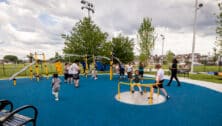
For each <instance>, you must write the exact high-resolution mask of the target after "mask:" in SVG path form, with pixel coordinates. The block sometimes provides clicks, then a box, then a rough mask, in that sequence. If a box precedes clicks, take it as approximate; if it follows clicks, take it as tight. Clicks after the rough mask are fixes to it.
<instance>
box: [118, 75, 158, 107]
mask: <svg viewBox="0 0 222 126" xmlns="http://www.w3.org/2000/svg"><path fill="white" fill-rule="evenodd" d="M148 79H149V80H150V79H152V78H147V80H148ZM159 84H160V83H150V84H140V83H133V82H132V81H130V82H129V83H128V82H121V81H120V82H118V94H117V95H118V97H117V98H118V99H120V86H121V85H127V86H129V87H130V93H132V87H133V86H141V87H144V88H145V89H144V93H147V92H146V88H149V89H150V93H149V99H148V104H153V94H154V87H158V85H159ZM159 94H160V89H159V88H157V96H159Z"/></svg>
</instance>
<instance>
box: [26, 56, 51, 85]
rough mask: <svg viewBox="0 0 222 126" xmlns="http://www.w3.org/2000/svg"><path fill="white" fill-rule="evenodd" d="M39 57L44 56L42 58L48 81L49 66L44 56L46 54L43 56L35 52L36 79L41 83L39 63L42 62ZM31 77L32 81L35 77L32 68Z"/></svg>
mask: <svg viewBox="0 0 222 126" xmlns="http://www.w3.org/2000/svg"><path fill="white" fill-rule="evenodd" d="M38 55H42V57H43V60H42V62H43V66H44V70H45V75H46V77H47V79H48V67H47V65H46V58H45V54H44V53H42V54H37V53H36V52H35V56H34V59H35V72H36V75H35V77H36V79H37V81H39V78H40V76H41V75H40V74H39V61H40V60H39V59H38ZM30 56H32V53H30ZM30 77H31V79H32V77H33V73H32V68H30Z"/></svg>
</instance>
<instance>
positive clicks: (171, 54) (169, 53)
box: [166, 50, 175, 63]
mask: <svg viewBox="0 0 222 126" xmlns="http://www.w3.org/2000/svg"><path fill="white" fill-rule="evenodd" d="M174 56H175V54H174V53H173V52H172V51H170V50H168V51H167V53H166V59H167V63H171V62H172V60H173V58H174Z"/></svg>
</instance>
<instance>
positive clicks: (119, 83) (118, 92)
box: [118, 82, 120, 99]
mask: <svg viewBox="0 0 222 126" xmlns="http://www.w3.org/2000/svg"><path fill="white" fill-rule="evenodd" d="M118 99H120V82H119V83H118Z"/></svg>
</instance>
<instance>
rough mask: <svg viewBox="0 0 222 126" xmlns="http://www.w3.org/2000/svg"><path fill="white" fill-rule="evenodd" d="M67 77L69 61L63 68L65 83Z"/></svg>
mask: <svg viewBox="0 0 222 126" xmlns="http://www.w3.org/2000/svg"><path fill="white" fill-rule="evenodd" d="M68 78H69V63H65V68H64V82H65V83H67V82H68Z"/></svg>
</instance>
